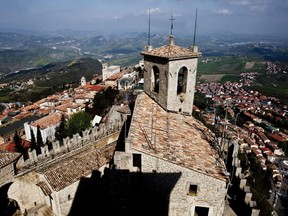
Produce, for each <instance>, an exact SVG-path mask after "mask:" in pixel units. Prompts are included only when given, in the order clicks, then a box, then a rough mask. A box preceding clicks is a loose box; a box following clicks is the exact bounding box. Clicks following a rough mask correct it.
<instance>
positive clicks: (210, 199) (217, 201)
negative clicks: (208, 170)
mask: <svg viewBox="0 0 288 216" xmlns="http://www.w3.org/2000/svg"><path fill="white" fill-rule="evenodd" d="M133 154H140V155H141V165H142V166H141V167H135V166H134V167H133V162H132V158H133ZM114 163H115V165H116V169H118V170H127V169H128V170H130V172H131V173H137V172H136V171H137V170H141V176H142V180H141V181H142V185H146V187H148V188H149V191H152V194H151V196H155V195H156V194H161V196H162V197H161V199H162V201H163V199H164V200H165V198H166V201H167V203H166V204H167V206H168V208H169V209H168V215H170V216H174V215H175V216H176V215H182V216H185V215H186V216H190V215H194V213H195V207H204V208H209V214H208V215H209V216H222V215H223V212H224V204H225V196H226V193H227V188H226V181H225V180H224V181H223V180H220V179H216V178H213V177H210V176H208V175H205V174H203V173H200V172H197V171H194V170H191V169H187V168H184V167H181V166H178V165H176V164H173V163H170V162H168V161H165V160H162V159H159V158H156V157H153V156H150V155H147V154H143V153H141V152H133V153H124V152H116V153H115V156H114ZM123 184H125V183H123ZM147 185H148V186H147ZM190 185H197V195H194V194H193V195H191V194H190V193H189V188H190ZM140 193H141V192H140ZM144 193H145V191H144ZM165 206H166V205H165V204H164V207H165Z"/></svg>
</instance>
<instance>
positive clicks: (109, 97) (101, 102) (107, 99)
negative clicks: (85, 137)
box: [93, 87, 119, 116]
mask: <svg viewBox="0 0 288 216" xmlns="http://www.w3.org/2000/svg"><path fill="white" fill-rule="evenodd" d="M118 94H119V91H118V90H115V89H113V88H112V87H108V88H107V89H106V90H104V91H101V92H99V93H98V94H95V96H94V99H93V109H94V111H95V114H97V115H100V116H101V115H104V114H105V112H106V111H107V109H108V108H110V107H111V106H112V105H113V104H114V102H115V99H116V97H117V95H118Z"/></svg>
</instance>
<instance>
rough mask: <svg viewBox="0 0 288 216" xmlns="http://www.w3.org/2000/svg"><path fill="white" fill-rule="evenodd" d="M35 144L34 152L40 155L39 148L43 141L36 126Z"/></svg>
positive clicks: (38, 127)
mask: <svg viewBox="0 0 288 216" xmlns="http://www.w3.org/2000/svg"><path fill="white" fill-rule="evenodd" d="M36 136H37V142H36V152H37V155H39V154H41V146H43V139H42V135H41V130H40V126H39V125H37V134H36Z"/></svg>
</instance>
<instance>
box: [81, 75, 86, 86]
mask: <svg viewBox="0 0 288 216" xmlns="http://www.w3.org/2000/svg"><path fill="white" fill-rule="evenodd" d="M80 82H81V86H85V85H86V78H85V77H82V78H81V81H80Z"/></svg>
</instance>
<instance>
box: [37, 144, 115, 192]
mask: <svg viewBox="0 0 288 216" xmlns="http://www.w3.org/2000/svg"><path fill="white" fill-rule="evenodd" d="M115 147H116V144H111V145H108V146H106V147H105V148H103V149H101V150H99V149H96V148H94V147H91V149H87V150H86V151H84V152H81V153H79V154H76V155H74V156H72V157H69V158H67V159H66V160H62V161H60V162H59V163H57V164H53V165H51V166H50V167H48V168H43V170H39V172H40V173H43V174H44V176H45V178H46V180H47V181H48V183H49V185H50V186H51V187H52V189H53V190H55V191H60V190H62V189H63V188H65V187H67V186H69V185H71V184H73V183H74V182H77V181H79V180H80V178H81V177H84V176H88V175H90V174H91V173H92V171H93V170H98V169H99V168H100V167H102V166H104V165H105V164H107V163H108V162H109V161H110V160H111V159H112V157H113V154H114V151H115Z"/></svg>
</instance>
